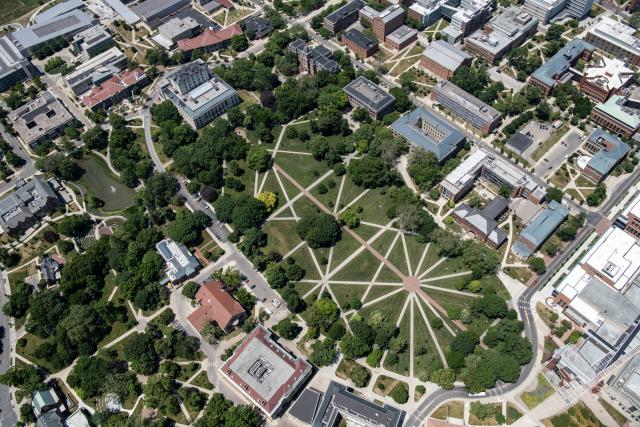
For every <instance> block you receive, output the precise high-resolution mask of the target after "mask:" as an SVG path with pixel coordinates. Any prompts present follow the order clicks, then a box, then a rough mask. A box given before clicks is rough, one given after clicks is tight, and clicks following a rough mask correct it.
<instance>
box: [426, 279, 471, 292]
mask: <svg viewBox="0 0 640 427" xmlns="http://www.w3.org/2000/svg"><path fill="white" fill-rule="evenodd" d="M462 279H463V277H452V278H450V279H438V280H432V281H430V282H426V283H424V285H428V286H436V287H438V288H445V289H458V288H457V283H458V282H460V280H462Z"/></svg>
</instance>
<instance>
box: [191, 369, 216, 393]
mask: <svg viewBox="0 0 640 427" xmlns="http://www.w3.org/2000/svg"><path fill="white" fill-rule="evenodd" d="M189 384H192V385H195V386H198V387H202V388H204V389H207V390H213V388H214V387H213V384H211V383H210V382H209V377H208V376H207V371H202V372H200V373H199V374H198V376H197V377H195V378H194V379H193V380H192V381H191V382H190V383H189Z"/></svg>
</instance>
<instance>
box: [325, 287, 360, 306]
mask: <svg viewBox="0 0 640 427" xmlns="http://www.w3.org/2000/svg"><path fill="white" fill-rule="evenodd" d="M329 287H331V291H332V292H333V295H335V297H336V300H337V302H338V304H339V305H340V308H341V309H342V310H343V311H344V310H345V307H346V306H347V305H349V301H350V300H351V299H352V298H356V299H358V300H359V301H362V296H363V295H364V292H365V291H366V290H367V285H343V284H335V283H334V284H331V285H329Z"/></svg>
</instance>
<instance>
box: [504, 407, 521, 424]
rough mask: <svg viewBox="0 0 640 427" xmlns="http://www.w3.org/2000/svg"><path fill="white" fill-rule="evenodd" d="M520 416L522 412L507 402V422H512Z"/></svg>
mask: <svg viewBox="0 0 640 427" xmlns="http://www.w3.org/2000/svg"><path fill="white" fill-rule="evenodd" d="M520 417H522V414H521V413H520V411H518V409H517V408H516V407H515V406H513V405H512V404H510V403H508V404H507V424H513V423H514V422H516V421H517V420H519V419H520Z"/></svg>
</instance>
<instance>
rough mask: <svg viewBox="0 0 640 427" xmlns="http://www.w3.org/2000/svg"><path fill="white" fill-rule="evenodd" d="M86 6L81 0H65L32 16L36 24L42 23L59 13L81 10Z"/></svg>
mask: <svg viewBox="0 0 640 427" xmlns="http://www.w3.org/2000/svg"><path fill="white" fill-rule="evenodd" d="M85 7H86V5H85V4H84V2H83V1H82V0H66V1H63V2H60V3H58V4H56V5H55V6H52V7H50V8H48V9H46V10H44V11H42V12H39V13H38V14H37V15H36V16H35V17H34V18H33V22H34V23H36V24H42V23H43V22H49V21H51V20H52V19H55V18H57V17H58V16H60V15H64V14H65V13H69V12H71V11H73V10H76V9H77V10H82V9H84V8H85Z"/></svg>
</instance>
